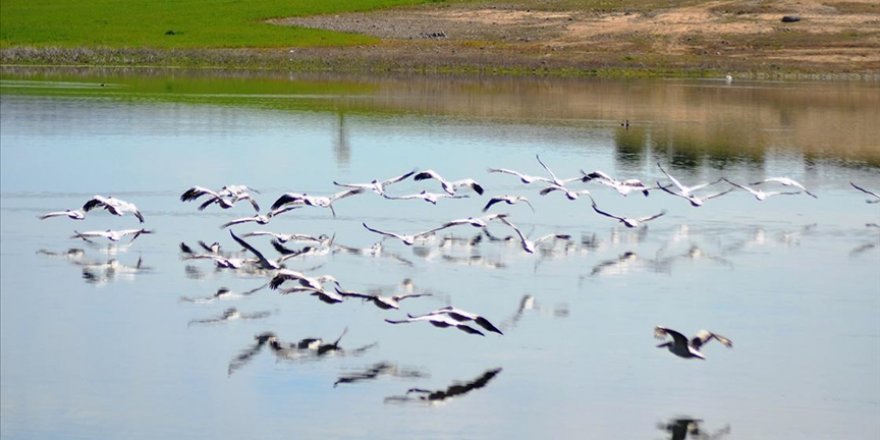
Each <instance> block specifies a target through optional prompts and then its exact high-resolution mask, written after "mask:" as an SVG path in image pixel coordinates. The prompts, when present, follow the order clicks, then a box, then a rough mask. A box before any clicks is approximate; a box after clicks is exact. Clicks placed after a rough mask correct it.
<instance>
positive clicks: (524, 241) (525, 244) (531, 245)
mask: <svg viewBox="0 0 880 440" xmlns="http://www.w3.org/2000/svg"><path fill="white" fill-rule="evenodd" d="M499 219H500V220H501V222H502V223H504V224H505V225H507V226H510V227H511V228H513V230H514V232H516V235H518V236H519V241H520V244H521V245H522V248H523V250H524V251H526V252H528V253H530V254H534V253H535V249H536V248H537V246H538V245H539V244H540V243H541V242H543V241H546V240H568V239H570V238H571V235H568V234H547V235H544V236H543V237H539V238H537V239H535V240H534V241H532V240H529V239H528V238H527V237H526V235H525V234H523V232H522V231H520V229H519V228H517V227H516V225H514V224H513V223H511V222H510V221H509V220H507V218H505V217H500V218H499Z"/></svg>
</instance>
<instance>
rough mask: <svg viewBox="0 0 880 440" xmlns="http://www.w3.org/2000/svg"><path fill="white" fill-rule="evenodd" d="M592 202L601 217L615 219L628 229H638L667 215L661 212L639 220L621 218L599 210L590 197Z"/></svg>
mask: <svg viewBox="0 0 880 440" xmlns="http://www.w3.org/2000/svg"><path fill="white" fill-rule="evenodd" d="M590 200H591V201H592V204H593V210H594V211H596V212H597V213H599V214H601V215H604V216H605V217H610V218H613V219H615V220H617V221H619V222H621V223H623V224H624V226H626V227H627V228H637V227H639V226H641V225H642V224H643V223H645V222H649V221H651V220H654V219H656V218H659V217H662V216H664V215H666V211H665V210H663V211H660V212H659V213H657V214H654V215H649V216H647V217H638V218H633V217H621V216H619V215H614V214H611V213H609V212H606V211H603V210H601V209H599V206H598V205H596V200H595V199H593V198H592V197H590Z"/></svg>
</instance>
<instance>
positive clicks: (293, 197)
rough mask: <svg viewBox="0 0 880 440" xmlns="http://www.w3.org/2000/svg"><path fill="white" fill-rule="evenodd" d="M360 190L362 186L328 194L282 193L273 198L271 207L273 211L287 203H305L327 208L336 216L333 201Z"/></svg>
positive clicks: (362, 190)
mask: <svg viewBox="0 0 880 440" xmlns="http://www.w3.org/2000/svg"><path fill="white" fill-rule="evenodd" d="M362 192H364V189H363V188H352V189H347V190H345V191H340V192H337V193H334V194H331V195H329V196H311V195H308V194H300V193H293V192H289V193H284V194H282V195H281V197H279V198H278V199H277V200H275V203H272V206H271V209H272V210H273V211H275V210H278V209H279V208H282V207H284V206H285V205H289V204H293V205H306V206H313V207H316V208H328V209H330V212H331V213H332V214H333V217H336V210H335V209H333V203H334V202H336V201H337V200H340V199H344V198H346V197H350V196H353V195H355V194H360V193H362Z"/></svg>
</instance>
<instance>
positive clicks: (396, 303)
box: [336, 287, 431, 310]
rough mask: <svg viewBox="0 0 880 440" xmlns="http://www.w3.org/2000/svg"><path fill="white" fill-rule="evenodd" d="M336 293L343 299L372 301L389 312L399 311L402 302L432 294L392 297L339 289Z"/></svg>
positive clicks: (409, 294) (406, 294) (408, 294)
mask: <svg viewBox="0 0 880 440" xmlns="http://www.w3.org/2000/svg"><path fill="white" fill-rule="evenodd" d="M336 293H338V294H340V295H342V296H343V297H349V296H350V297H353V298H361V299H363V300H364V301H370V302H372V303H373V304H375V305H376V307H378V308H380V309H383V310H388V309H399V308H400V301H403V300H405V299H407V298H418V297H420V296H431V294H430V293H405V294H403V295H391V296H382V295H378V294H373V293H360V292H355V291H352V290H344V289H341V288H339V287H337V288H336Z"/></svg>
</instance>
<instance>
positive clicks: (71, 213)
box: [39, 209, 86, 220]
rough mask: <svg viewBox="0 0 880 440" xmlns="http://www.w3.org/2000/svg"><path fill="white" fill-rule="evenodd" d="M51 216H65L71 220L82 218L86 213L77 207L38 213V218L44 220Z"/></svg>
mask: <svg viewBox="0 0 880 440" xmlns="http://www.w3.org/2000/svg"><path fill="white" fill-rule="evenodd" d="M52 217H67V218H69V219H71V220H83V219H85V218H86V213H85V212H83V211H80V210H78V209H76V210H74V209H65V210H64V211H52V212H47V213H45V214H42V215H40V216H39V219H40V220H46V219H47V218H52Z"/></svg>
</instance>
